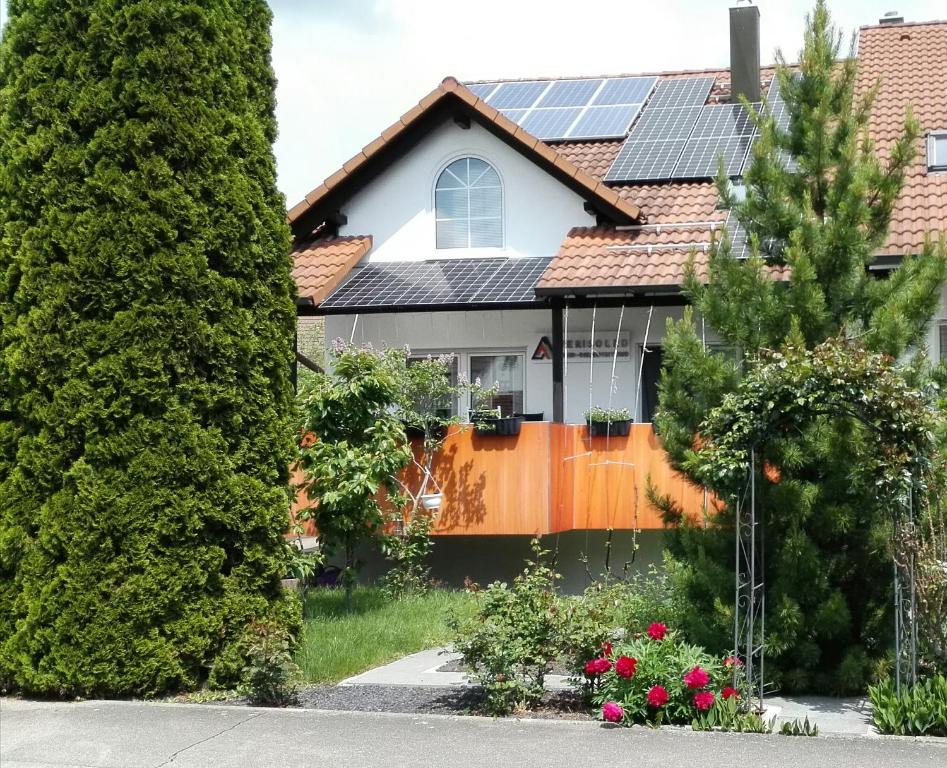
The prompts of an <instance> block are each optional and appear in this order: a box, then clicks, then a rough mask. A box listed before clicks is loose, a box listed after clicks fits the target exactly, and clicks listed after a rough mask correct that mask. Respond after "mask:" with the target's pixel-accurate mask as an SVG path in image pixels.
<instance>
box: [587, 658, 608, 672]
mask: <svg viewBox="0 0 947 768" xmlns="http://www.w3.org/2000/svg"><path fill="white" fill-rule="evenodd" d="M611 668H612V663H611V662H610V661H609V660H608V659H603V658H601V657H599V658H596V659H592V660H591V661H587V662H586V663H585V674H586V675H588V676H589V677H597V676H598V675H604V674H605V673H606V672H608V670H610V669H611Z"/></svg>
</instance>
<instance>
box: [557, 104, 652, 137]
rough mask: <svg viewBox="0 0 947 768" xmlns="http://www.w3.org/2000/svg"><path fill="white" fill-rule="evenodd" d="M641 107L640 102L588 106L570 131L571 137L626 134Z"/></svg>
mask: <svg viewBox="0 0 947 768" xmlns="http://www.w3.org/2000/svg"><path fill="white" fill-rule="evenodd" d="M640 108H641V107H640V106H639V105H638V104H629V105H619V106H613V107H587V108H586V110H585V112H583V113H582V117H580V118H579V119H578V121H577V122H576V123H575V125H573V126H572V130H571V131H569V138H570V139H600V138H609V137H612V136H624V135H625V134H626V133H627V132H628V126H629V125H631V121H632V120H634V119H635V115H637V114H638V110H639V109H640Z"/></svg>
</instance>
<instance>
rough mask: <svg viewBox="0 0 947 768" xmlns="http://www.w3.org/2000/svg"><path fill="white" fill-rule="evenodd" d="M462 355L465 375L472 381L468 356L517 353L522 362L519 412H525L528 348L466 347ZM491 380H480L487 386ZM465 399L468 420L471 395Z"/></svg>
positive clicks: (471, 403) (472, 376) (498, 355)
mask: <svg viewBox="0 0 947 768" xmlns="http://www.w3.org/2000/svg"><path fill="white" fill-rule="evenodd" d="M460 354H463V356H464V368H465V371H464V372H465V375H466V376H467V378H468V380H469V381H470V382H473V381H474V375H473V372H472V371H471V367H470V358H471V357H501V356H503V355H517V356H518V357H520V358H521V359H522V363H523V410H522V411H521V413H527V410H526V395H527V393H528V392H529V382H528V369H529V365H527V363H528V362H529V354H528V350H527V349H525V348H523V347H505V348H492V347H488V348H485V349H466V350H464V351H463V353H460ZM492 383H493V382H483V381H482V382H481V384H483V385H484V386H489V385H490V384H492ZM465 399H466V401H467V403H466V404H467V420H468V421H470V413H471V411H472V410H473V396H472V395H471V394H470V393H468V394H467V397H466V398H465ZM512 415H513V414H512V413H507V414H503V416H504V418H505V417H507V416H512Z"/></svg>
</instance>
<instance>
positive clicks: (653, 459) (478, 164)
mask: <svg viewBox="0 0 947 768" xmlns="http://www.w3.org/2000/svg"><path fill="white" fill-rule="evenodd" d="M730 14H731V67H730V68H729V69H723V70H693V71H687V72H659V73H646V74H639V75H619V76H614V77H576V78H569V79H565V78H563V79H556V80H515V81H498V82H474V83H466V84H463V83H459V82H458V81H456V80H455V79H454V78H451V77H448V78H446V79H444V81H443V82H442V83H440V85H438V86H437V87H436V88H435V89H434V90H433V91H431V92H430V93H429V94H428V95H426V96H425V97H424V98H422V99H421V100H420V102H419V103H418V104H417V105H416V106H414V107H412V108H411V109H410V110H409V111H408V112H406V113H405V114H404V115H402V117H401V118H400V119H399V120H397V121H396V122H395V123H394V124H392V125H391V126H389V127H388V128H386V129H385V130H383V131H382V132H381V134H380V135H379V137H378V138H377V139H375V140H374V141H373V142H371V143H370V144H369V145H368V146H366V147H364V148H363V149H362V150H361V151H360V152H358V153H357V154H356V155H355V156H354V157H353V158H352V159H351V160H349V161H348V162H347V163H345V164H344V165H343V167H342V168H341V169H339V170H338V171H337V172H336V173H335V174H333V175H332V176H330V177H329V178H328V179H326V180H325V181H324V182H323V183H322V184H320V185H319V186H318V187H316V188H315V189H314V190H313V191H312V192H311V193H309V194H308V195H306V197H305V199H304V200H302V201H300V202H299V203H298V204H297V205H295V206H293V207H292V208H291V209H290V211H289V222H290V225H291V227H292V230H293V234H294V239H295V247H294V253H293V257H294V261H295V270H294V275H295V277H296V281H297V285H298V289H299V299H298V310H299V315H300V316H301V317H307V316H322V317H324V318H325V337H326V339H327V340H329V341H331V340H333V339H335V338H342V339H344V340H345V341H353V342H356V343H368V342H370V343H372V344H373V345H375V346H404V345H407V346H408V347H410V349H411V351H412V354H416V355H427V354H431V353H443V352H449V353H453V354H454V355H455V370H454V371H453V373H452V375H455V376H461V375H463V376H466V377H469V378H470V379H475V378H480V379H481V380H482V381H485V382H489V383H494V382H495V383H497V384H498V391H497V394H496V396H495V398H494V401H493V403H492V405H493V406H494V407H496V408H498V409H499V410H500V412H501V413H502V414H503V415H504V416H507V415H509V416H512V415H514V414H527V417H526V418H527V419H531V420H535V421H527V422H526V423H524V424H523V425H522V431H521V433H520V435H519V436H518V437H516V438H515V439H513V440H504V438H501V437H499V436H497V437H493V438H485V439H481V440H479V441H478V440H477V439H476V438H475V437H473V436H471V434H470V433H464V434H460V435H457V436H453V437H452V438H451V440H454V441H455V444H451V442H450V440H449V443H448V453H449V454H450V456H451V458H450V460H447V459H445V460H444V461H443V462H442V465H441V468H440V470H439V471H440V472H441V473H442V482H441V485H442V487H443V488H444V489H445V498H446V503H445V508H444V510H443V512H442V515H441V517H440V519H439V522H438V529H437V533H438V534H440V535H443V536H451V535H453V536H459V537H461V536H462V537H464V538H465V539H466V538H467V537H471V536H481V537H491V538H492V537H496V536H501V535H509V534H520V535H523V536H526V535H535V534H540V535H541V534H551V533H555V534H559V535H562V534H567V533H569V532H573V533H575V532H578V531H582V532H585V533H584V534H583V535H584V536H586V538H587V536H588V531H590V530H591V531H596V530H597V531H603V530H606V529H609V528H614V529H618V530H624V531H630V530H632V529H639V530H640V529H648V528H653V529H657V528H660V527H661V523H660V521H659V520H658V519H657V517H656V515H655V514H654V512H653V511H649V510H648V509H647V503H646V501H645V500H644V496H643V492H644V486H645V484H646V482H647V481H649V480H650V481H651V482H656V483H658V485H659V486H660V489H661V490H663V491H664V492H668V493H671V494H672V495H674V496H675V497H676V498H678V499H679V500H680V501H681V503H682V504H683V506H684V507H685V508H686V509H687V511H688V512H690V513H693V514H699V511H700V507H701V506H702V504H704V503H705V502H706V497H705V496H704V495H702V493H701V491H700V489H694V488H692V487H690V486H688V485H687V484H686V483H685V482H684V480H683V479H682V478H680V477H678V476H676V475H675V474H674V473H673V472H671V471H670V470H669V469H668V468H667V467H666V462H664V459H663V454H662V452H661V449H660V445H659V443H658V441H657V439H656V438H655V437H654V435H653V432H652V431H651V428H650V425H649V422H650V420H651V415H652V413H653V412H654V409H655V405H656V388H657V379H658V373H659V371H660V367H661V341H662V338H663V335H664V329H665V325H666V322H667V320H668V319H669V318H678V317H680V316H681V315H682V312H683V308H684V305H685V303H686V301H685V299H684V297H683V296H682V293H681V282H682V279H683V276H684V268H685V265H686V264H687V262H688V260H689V259H692V258H693V259H694V260H695V263H696V265H697V267H698V271H699V270H700V268H701V266H702V265H703V264H705V263H706V261H707V254H708V249H709V247H710V245H711V243H712V242H713V241H714V240H715V239H716V238H719V237H721V236H722V233H723V232H725V231H726V232H727V233H728V234H729V236H730V237H731V239H732V240H733V242H734V243H735V244H736V252H737V254H738V255H739V254H740V247H741V240H740V236H741V230H740V228H739V225H738V224H736V222H735V220H734V221H731V219H730V216H729V213H728V211H727V210H725V209H723V208H721V207H720V205H719V201H718V194H717V191H716V189H715V186H714V183H713V180H712V179H713V176H715V175H716V173H717V170H718V167H719V163H720V162H721V160H722V161H723V162H724V164H725V167H726V169H727V173H728V175H730V176H731V177H732V178H733V179H734V180H735V181H736V180H738V179H739V177H740V174H741V171H742V168H743V166H744V164H745V163H746V161H747V158H748V156H749V152H750V148H751V145H752V142H753V140H754V130H755V129H754V126H753V121H752V120H750V119H749V118H748V116H747V115H746V112H745V108H744V107H743V106H742V104H741V103H740V96H741V95H742V96H746V98H747V100H748V101H750V102H752V103H759V102H760V101H761V100H763V99H764V98H765V99H766V101H767V102H768V104H769V105H770V108H771V109H773V111H774V114H778V112H779V109H780V105H781V102H780V100H779V94H778V87H777V85H776V78H775V76H774V73H775V71H774V69H773V68H772V67H766V66H760V52H759V24H760V19H759V12H758V10H757V8H756V7H754V6H752V5H743V6H739V7H736V8H732V9H730ZM857 57H858V61H859V90H860V91H861V92H865V91H867V90H868V89H870V88H872V87H875V86H876V84H877V87H878V93H877V97H876V100H875V108H874V111H873V114H872V118H871V123H870V133H871V138H872V140H873V141H874V144H875V147H876V151H877V152H878V154H879V155H880V156H882V157H884V156H885V154H886V152H888V151H889V150H890V147H891V145H892V143H893V142H894V141H895V139H896V138H897V136H898V135H899V133H900V131H901V128H902V125H903V120H904V114H905V110H906V109H907V108H908V107H910V108H911V109H912V110H913V113H914V115H915V116H916V117H917V119H918V120H919V122H920V125H921V127H922V133H923V136H922V138H921V139H920V140H919V142H918V146H917V154H916V160H915V163H914V167H913V169H912V171H911V173H910V174H909V177H908V179H907V183H906V185H905V188H904V191H903V194H902V195H901V198H900V200H899V202H898V205H897V206H896V208H895V211H894V218H893V221H892V225H891V229H890V234H889V237H888V241H887V243H886V244H885V246H884V247H883V248H882V249H881V251H880V252H879V253H878V254H877V256H878V259H877V262H876V268H878V269H880V270H883V269H886V268H890V267H891V265H892V264H896V263H897V261H898V260H899V259H901V258H902V257H903V256H904V255H906V254H911V253H914V252H917V251H918V250H919V249H920V248H921V247H922V246H923V244H924V240H925V238H926V237H928V236H929V235H930V234H931V233H938V232H944V231H947V85H945V84H947V22H945V21H938V22H926V23H906V22H904V21H903V19H901V18H900V17H886V18H885V19H882V20H881V21H880V22H879V23H878V24H874V25H870V26H865V27H863V28H861V30H860V31H859V34H858V47H857ZM774 278H775V279H779V274H778V272H777V273H776V274H774ZM944 299H947V295H945V297H944ZM939 317H940V318H943V319H942V320H941V321H939V322H937V323H935V325H934V327H932V329H931V331H930V335H929V344H930V348H931V351H932V353H933V355H934V356H935V358H936V357H937V356H939V355H942V354H947V303H945V301H942V304H941V309H940V313H939ZM706 339H707V343H708V344H714V343H715V341H716V339H715V337H714V335H713V332H712V330H711V329H709V328H708V329H706ZM469 407H470V403H467V402H457V403H453V404H452V408H453V409H454V410H455V411H456V412H458V413H460V414H465V413H466V412H467V409H469ZM594 407H602V408H624V409H627V410H628V411H629V413H630V414H631V417H632V420H633V421H634V422H635V425H634V427H633V429H632V430H631V434H630V436H629V437H627V438H625V437H615V438H612V437H611V436H609V437H608V438H606V440H607V444H606V443H600V442H599V441H598V439H596V438H589V437H588V436H587V435H586V433H585V431H584V430H585V427H584V426H583V425H584V421H585V415H584V414H585V412H586V411H587V410H589V409H590V408H594ZM537 422H538V423H537ZM521 445H522V448H520V447H519V446H521ZM448 465H449V466H448ZM629 489H630V490H629ZM586 543H587V542H586ZM495 545H496V543H495V542H494V546H495ZM577 546H578V545H577ZM579 548H581V547H579ZM491 551H493V550H491ZM655 551H657V550H656V549H655ZM456 575H458V576H462V575H466V574H460V573H458V574H456Z"/></svg>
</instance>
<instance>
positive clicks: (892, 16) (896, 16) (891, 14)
mask: <svg viewBox="0 0 947 768" xmlns="http://www.w3.org/2000/svg"><path fill="white" fill-rule="evenodd" d="M878 23H879V24H904V16H902V15H901V14H900V13H898V12H897V11H888V12H887V13H886V14H885V15H884V16H882V17H881V18H880V19H878Z"/></svg>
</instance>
